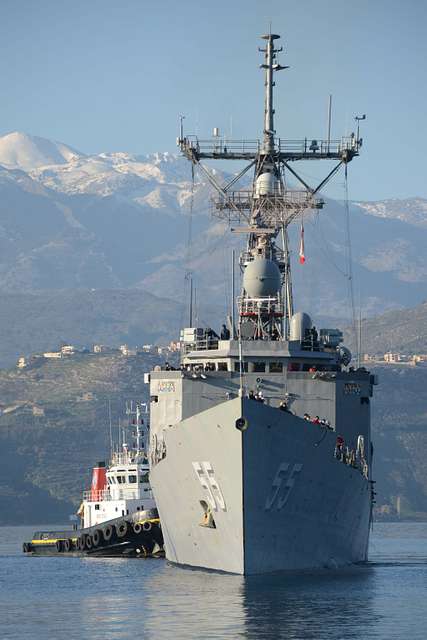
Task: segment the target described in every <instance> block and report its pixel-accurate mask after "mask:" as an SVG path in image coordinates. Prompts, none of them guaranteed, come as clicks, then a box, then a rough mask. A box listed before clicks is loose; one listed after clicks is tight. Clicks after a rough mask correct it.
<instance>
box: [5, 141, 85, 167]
mask: <svg viewBox="0 0 427 640" xmlns="http://www.w3.org/2000/svg"><path fill="white" fill-rule="evenodd" d="M83 156H84V154H82V153H80V152H79V151H76V150H75V149H73V148H72V147H69V146H68V145H66V144H63V143H62V142H54V141H53V140H48V139H46V138H39V137H37V136H30V135H28V134H27V133H20V132H19V131H14V132H13V133H9V134H7V135H5V136H3V137H0V164H2V165H3V166H5V167H7V168H9V169H22V170H23V171H31V170H32V169H37V168H38V167H44V166H47V165H57V164H65V163H67V162H71V161H73V160H74V159H76V158H80V157H83Z"/></svg>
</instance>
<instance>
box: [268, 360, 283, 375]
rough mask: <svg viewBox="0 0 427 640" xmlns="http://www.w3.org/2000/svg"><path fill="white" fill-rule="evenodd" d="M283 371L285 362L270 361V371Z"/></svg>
mask: <svg viewBox="0 0 427 640" xmlns="http://www.w3.org/2000/svg"><path fill="white" fill-rule="evenodd" d="M282 371H283V362H270V373H281V372H282Z"/></svg>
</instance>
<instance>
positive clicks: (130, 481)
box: [128, 476, 137, 484]
mask: <svg viewBox="0 0 427 640" xmlns="http://www.w3.org/2000/svg"><path fill="white" fill-rule="evenodd" d="M136 481H137V480H136V476H129V480H128V482H129V483H130V484H134V483H135V482H136Z"/></svg>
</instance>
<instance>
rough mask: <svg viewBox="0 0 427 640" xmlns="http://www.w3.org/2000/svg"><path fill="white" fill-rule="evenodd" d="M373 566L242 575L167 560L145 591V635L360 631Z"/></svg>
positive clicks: (293, 635) (339, 634)
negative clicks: (172, 564) (181, 565)
mask: <svg viewBox="0 0 427 640" xmlns="http://www.w3.org/2000/svg"><path fill="white" fill-rule="evenodd" d="M373 589H374V577H373V570H372V569H370V568H369V567H364V568H357V569H355V570H352V571H347V572H333V573H322V574H317V575H284V574H281V575H279V574H278V575H274V576H257V577H255V576H254V577H250V578H242V577H240V576H230V575H218V574H214V573H207V572H202V571H190V570H185V569H180V568H177V567H166V568H165V570H164V571H162V572H161V573H158V574H157V575H155V576H153V581H152V592H151V593H150V592H149V593H147V595H146V598H145V620H144V634H145V635H144V637H146V638H150V639H151V638H153V639H154V638H157V639H159V638H170V637H175V638H185V637H187V638H188V637H197V636H198V635H200V637H205V638H254V639H257V640H258V639H259V640H261V639H263V638H289V639H297V638H316V640H318V639H321V638H328V639H332V640H333V639H334V638H336V639H337V640H338V639H340V640H341V639H342V638H343V637H346V638H360V637H361V633H362V631H363V632H366V631H367V630H368V628H369V626H370V625H372V623H373V622H372V621H373V615H372V605H371V602H372V598H373Z"/></svg>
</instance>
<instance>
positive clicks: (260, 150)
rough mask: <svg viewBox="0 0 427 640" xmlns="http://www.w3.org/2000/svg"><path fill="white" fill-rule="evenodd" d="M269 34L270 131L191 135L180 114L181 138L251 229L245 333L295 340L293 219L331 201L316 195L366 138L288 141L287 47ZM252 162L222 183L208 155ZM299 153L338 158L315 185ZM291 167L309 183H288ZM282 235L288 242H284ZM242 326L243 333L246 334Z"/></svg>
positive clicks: (216, 209) (245, 229)
mask: <svg viewBox="0 0 427 640" xmlns="http://www.w3.org/2000/svg"><path fill="white" fill-rule="evenodd" d="M261 37H262V39H263V40H265V41H266V44H265V48H263V49H260V51H261V52H262V53H264V62H263V64H262V65H261V68H262V69H264V70H265V81H264V84H265V94H264V130H263V139H262V142H260V141H258V140H249V141H248V140H225V139H222V138H221V137H219V136H218V134H217V131H216V132H215V136H214V138H213V139H211V140H199V139H198V138H197V137H194V136H191V137H190V136H185V135H184V131H183V117H182V116H180V131H179V138H178V141H177V142H178V145H179V146H180V148H181V151H182V152H183V153H184V155H185V156H186V157H187V158H188V159H189V160H190V161H191V162H192V163H193V164H194V165H197V166H198V167H199V168H200V170H201V171H202V172H203V173H204V174H205V176H206V177H207V179H208V180H209V182H210V183H211V185H212V186H213V187H214V188H215V189H216V191H217V193H218V196H219V197H217V198H216V199H215V200H214V201H213V213H214V215H216V216H217V217H219V218H221V219H225V220H227V221H228V222H229V223H238V224H239V225H240V226H239V227H237V228H234V229H232V230H233V231H235V232H240V233H245V234H247V236H248V241H247V246H246V251H244V252H242V254H241V257H240V265H241V269H242V271H243V290H242V293H241V296H240V297H239V298H238V307H239V327H240V329H241V330H242V328H243V330H244V331H243V334H244V335H243V337H244V338H250V339H263V340H265V339H273V340H280V339H282V340H283V339H287V338H288V328H289V320H290V318H291V316H292V313H293V294H292V280H291V264H290V254H289V241H288V226H289V225H290V224H291V222H292V221H293V220H295V218H297V217H298V216H300V215H302V213H303V212H304V211H306V210H310V209H316V208H317V209H320V208H322V207H323V204H324V202H323V200H322V199H319V198H317V197H316V194H317V193H318V192H319V191H320V189H322V188H323V187H324V186H325V185H326V183H327V182H328V181H329V180H330V179H331V178H332V177H333V176H334V175H335V173H336V172H337V171H338V169H339V168H340V167H341V165H343V164H345V165H347V164H348V163H349V162H350V161H351V160H352V159H353V158H354V157H355V156H357V155H358V153H359V149H360V147H361V144H362V141H361V139H359V134H357V136H355V134H354V133H353V134H352V135H351V136H349V137H345V138H341V139H339V140H331V139H330V135H329V134H328V139H327V140H311V141H309V140H307V138H305V139H303V140H283V139H277V138H276V137H275V130H274V102H273V87H274V85H275V83H274V74H275V72H276V71H281V70H282V69H287V68H288V67H286V66H281V65H280V64H279V62H278V54H279V53H280V52H281V51H282V50H283V48H282V47H280V48H276V47H275V41H276V40H277V39H279V37H280V36H278V35H276V34H272V33H270V34H268V35H263V36H261ZM204 159H207V160H219V159H222V160H246V161H249V164H247V165H246V166H245V167H244V168H243V169H242V170H241V171H240V172H239V173H238V174H237V175H236V176H234V177H233V178H232V179H231V180H230V181H229V182H228V183H227V184H225V185H221V184H220V183H219V182H218V180H217V178H216V176H215V175H214V174H213V173H212V172H211V171H210V170H209V169H208V167H206V166H205V165H204V164H203V163H202V162H201V161H202V160H204ZM298 160H335V161H337V163H336V164H335V165H334V167H333V168H332V170H331V171H330V172H329V173H328V174H327V175H326V177H325V178H324V179H323V180H322V181H321V182H320V183H319V184H318V185H317V186H315V187H311V186H310V185H308V184H307V182H306V181H305V180H304V179H303V178H302V177H301V176H300V175H299V174H298V172H297V171H296V170H295V169H294V168H293V167H292V166H291V163H294V162H296V161H298ZM251 168H253V170H254V177H253V183H252V189H251V190H247V189H246V190H245V189H242V190H234V189H233V187H234V185H235V184H236V183H237V182H238V181H239V180H240V179H241V178H242V177H243V176H244V175H245V174H246V173H247V172H248V171H249V170H250V169H251ZM285 172H288V173H289V174H291V175H292V176H293V178H294V179H296V180H297V181H298V182H299V183H300V185H301V186H302V189H301V190H299V191H298V190H294V189H292V190H291V189H288V188H287V186H286V181H285ZM279 232H280V234H281V240H282V246H281V247H279V246H278V244H277V243H276V239H277V236H278V234H279ZM241 333H242V332H240V335H241Z"/></svg>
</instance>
